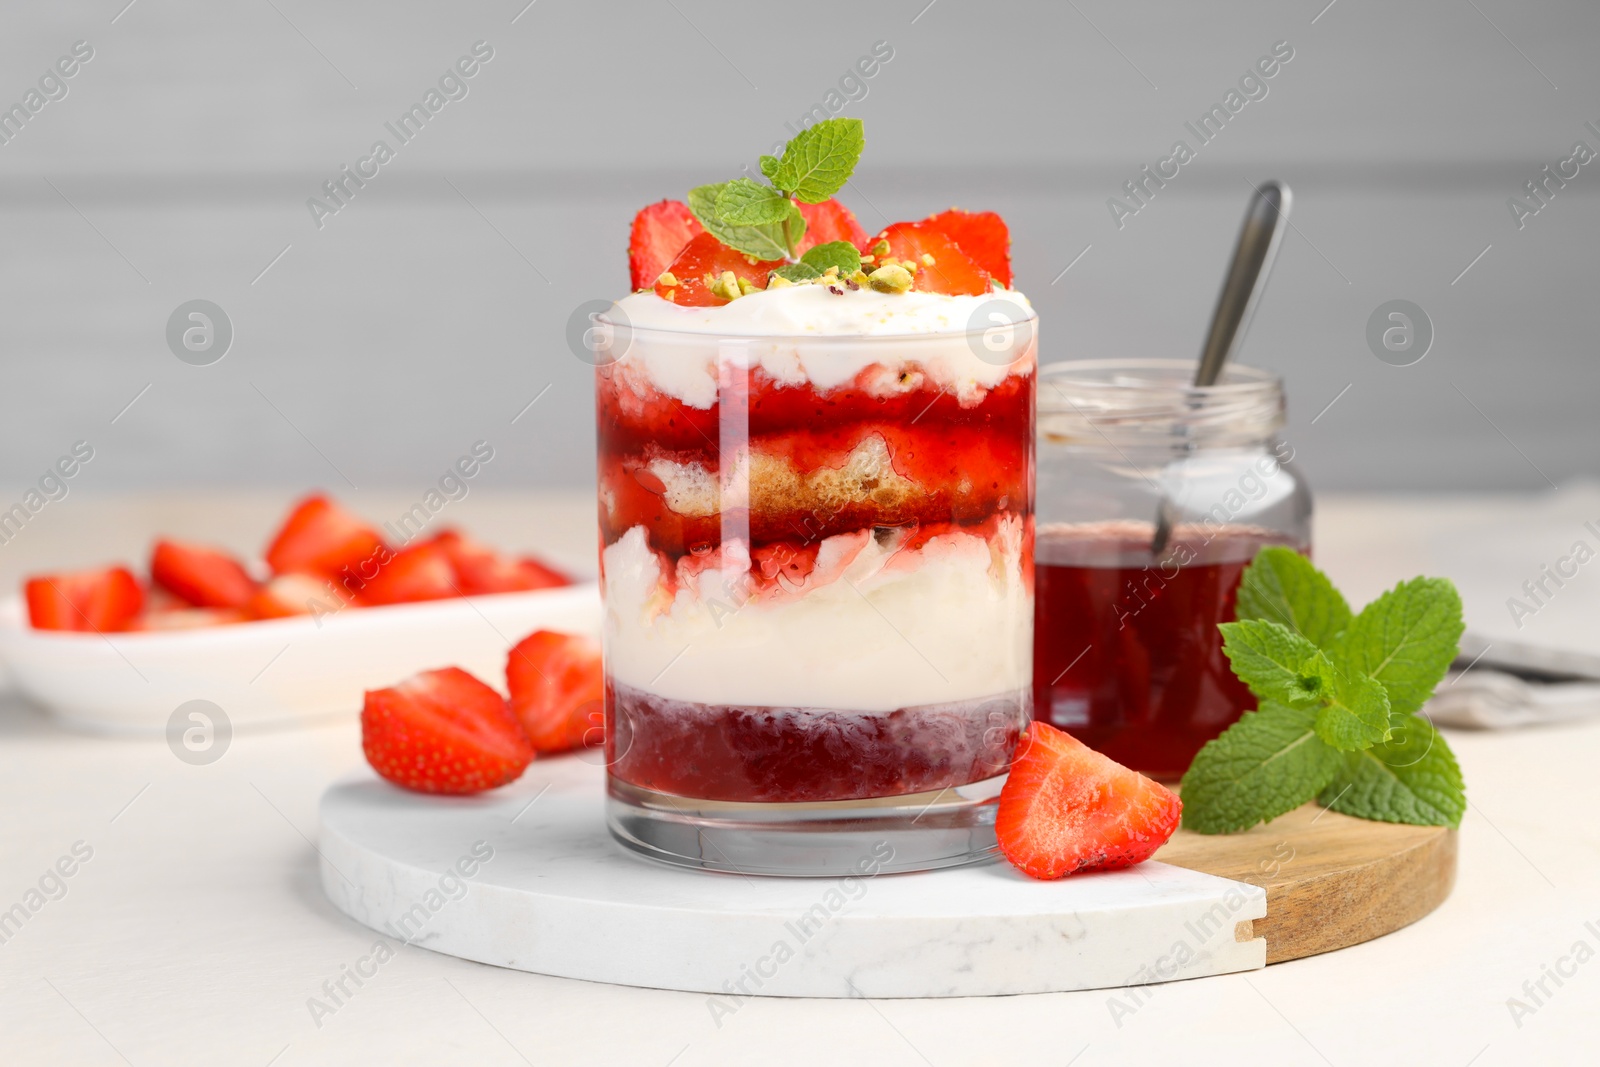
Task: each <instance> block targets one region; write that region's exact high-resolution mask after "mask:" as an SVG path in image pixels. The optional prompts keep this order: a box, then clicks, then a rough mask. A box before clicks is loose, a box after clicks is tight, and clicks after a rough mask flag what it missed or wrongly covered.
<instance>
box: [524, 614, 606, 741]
mask: <svg viewBox="0 0 1600 1067" xmlns="http://www.w3.org/2000/svg"><path fill="white" fill-rule="evenodd" d="M506 685H507V687H508V688H509V689H510V690H511V709H512V710H513V711H515V712H516V713H517V717H518V718H519V719H521V720H522V725H523V728H524V729H526V730H527V731H528V737H529V739H530V740H532V741H533V747H534V748H536V749H538V750H539V751H540V752H565V751H567V750H568V749H573V748H583V747H584V746H586V745H587V746H593V745H598V744H601V743H602V742H604V740H605V724H604V722H603V715H602V712H601V703H602V700H603V697H604V687H605V682H604V679H603V678H602V677H601V671H600V645H599V643H598V642H596V641H594V640H592V639H591V638H588V637H584V636H582V635H580V634H563V633H557V632H556V631H554V630H537V631H535V632H534V633H531V634H529V635H528V636H527V637H524V638H523V639H522V640H521V641H520V642H518V643H517V646H516V647H515V648H513V649H512V650H511V652H510V654H509V655H508V656H507V657H506Z"/></svg>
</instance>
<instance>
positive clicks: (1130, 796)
mask: <svg viewBox="0 0 1600 1067" xmlns="http://www.w3.org/2000/svg"><path fill="white" fill-rule="evenodd" d="M1182 812H1183V802H1182V801H1180V800H1179V799H1178V798H1177V796H1176V795H1175V794H1173V793H1172V792H1171V791H1170V790H1168V789H1167V788H1165V787H1164V786H1162V785H1160V784H1159V783H1157V782H1153V781H1151V780H1150V779H1148V778H1146V777H1145V776H1144V775H1142V774H1139V773H1138V772H1137V771H1130V770H1129V769H1128V768H1126V767H1124V766H1123V765H1122V764H1120V763H1117V762H1116V761H1114V760H1112V759H1109V758H1107V757H1106V756H1102V755H1101V754H1100V753H1098V752H1096V751H1095V750H1094V749H1092V748H1089V747H1088V746H1086V745H1084V744H1083V743H1082V742H1080V741H1078V740H1077V739H1076V738H1074V737H1073V736H1072V735H1070V734H1066V733H1063V732H1062V731H1060V730H1057V729H1056V728H1055V727H1053V726H1048V725H1046V724H1045V723H1041V722H1036V723H1033V724H1032V725H1030V726H1029V727H1028V733H1027V736H1026V737H1024V738H1023V740H1022V743H1021V744H1019V745H1018V746H1017V754H1016V757H1015V758H1014V759H1013V760H1012V763H1011V776H1010V777H1009V778H1007V779H1006V784H1005V788H1003V789H1001V791H1000V808H999V811H998V812H997V813H996V816H995V827H994V829H995V836H996V837H998V838H999V840H1000V850H1001V851H1002V852H1004V853H1005V854H1006V859H1008V860H1010V861H1011V863H1012V865H1013V866H1014V867H1016V868H1017V869H1018V870H1020V871H1021V872H1022V873H1023V874H1026V875H1030V876H1031V877H1034V878H1060V877H1062V876H1063V875H1068V874H1072V873H1073V872H1074V871H1096V870H1104V871H1110V870H1116V869H1118V868H1121V867H1132V866H1133V865H1134V864H1136V863H1143V862H1144V861H1145V860H1147V859H1149V858H1150V856H1151V854H1152V853H1154V852H1155V850H1156V849H1158V848H1160V847H1161V846H1162V845H1163V844H1165V843H1166V841H1167V838H1169V837H1171V836H1172V832H1173V831H1174V830H1176V829H1177V828H1178V816H1179V815H1180V814H1181V813H1182Z"/></svg>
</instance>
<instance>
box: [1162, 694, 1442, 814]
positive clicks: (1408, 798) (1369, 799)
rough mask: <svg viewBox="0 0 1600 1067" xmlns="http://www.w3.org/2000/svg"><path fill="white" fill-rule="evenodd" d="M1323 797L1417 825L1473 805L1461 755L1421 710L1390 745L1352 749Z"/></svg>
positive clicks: (1330, 803)
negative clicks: (1458, 761)
mask: <svg viewBox="0 0 1600 1067" xmlns="http://www.w3.org/2000/svg"><path fill="white" fill-rule="evenodd" d="M1184 800H1185V802H1187V800H1188V797H1187V796H1186V797H1185V798H1184ZM1317 801H1318V803H1320V804H1322V806H1323V807H1326V808H1332V809H1333V810H1334V811H1337V812H1342V813H1343V814H1345V815H1354V816H1355V817H1356V818H1358V819H1377V820H1379V821H1381V822H1401V823H1412V824H1414V825H1417V826H1460V825H1461V816H1462V815H1464V814H1466V810H1467V795H1466V787H1465V786H1464V785H1463V784H1462V781H1461V768H1460V767H1459V766H1458V765H1457V764H1456V758H1455V755H1454V754H1453V753H1452V752H1451V751H1450V746H1449V745H1447V744H1445V743H1444V738H1443V737H1441V736H1440V735H1439V731H1438V730H1435V729H1434V728H1433V724H1432V723H1430V722H1428V721H1427V720H1426V719H1424V718H1421V717H1420V716H1417V715H1406V716H1404V717H1403V718H1399V719H1398V720H1397V722H1396V723H1395V730H1394V736H1393V737H1391V738H1390V739H1389V740H1388V741H1387V742H1385V743H1384V744H1381V745H1374V746H1373V747H1371V748H1369V749H1366V750H1365V751H1362V752H1349V753H1346V754H1345V756H1344V763H1343V766H1342V767H1341V768H1340V770H1339V774H1338V776H1337V777H1336V778H1334V780H1333V781H1332V782H1331V783H1329V785H1328V786H1327V788H1326V789H1324V790H1323V791H1322V794H1321V795H1320V796H1319V797H1318V798H1317Z"/></svg>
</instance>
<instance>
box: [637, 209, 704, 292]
mask: <svg viewBox="0 0 1600 1067" xmlns="http://www.w3.org/2000/svg"><path fill="white" fill-rule="evenodd" d="M702 233H705V228H704V227H702V226H701V225H700V220H699V219H696V218H695V217H694V215H693V214H692V213H690V211H689V205H688V204H685V203H683V202H682V201H681V200H662V201H661V202H659V203H655V204H651V205H650V206H649V207H646V208H644V209H643V210H641V211H640V212H639V213H638V214H637V215H635V216H634V217H633V232H632V233H631V234H630V235H629V237H628V274H629V276H630V277H631V278H632V280H633V287H634V288H635V289H648V288H650V287H651V286H652V285H654V284H655V283H656V279H657V278H659V277H660V276H661V272H662V271H664V270H666V269H667V267H668V266H670V265H671V263H672V261H673V260H675V259H677V258H678V253H680V252H682V251H683V246H684V245H686V244H688V243H689V242H690V241H691V240H692V239H693V238H695V237H697V236H699V235H700V234H702Z"/></svg>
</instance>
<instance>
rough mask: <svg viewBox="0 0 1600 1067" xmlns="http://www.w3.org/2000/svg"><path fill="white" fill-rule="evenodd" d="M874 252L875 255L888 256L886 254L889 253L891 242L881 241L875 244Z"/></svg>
mask: <svg viewBox="0 0 1600 1067" xmlns="http://www.w3.org/2000/svg"><path fill="white" fill-rule="evenodd" d="M872 254H873V255H874V256H886V255H888V254H889V242H888V241H879V242H878V243H877V244H875V245H873V246H872Z"/></svg>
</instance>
